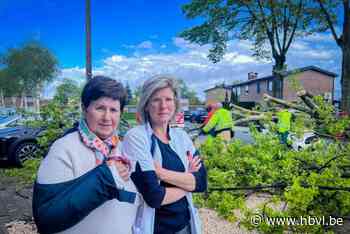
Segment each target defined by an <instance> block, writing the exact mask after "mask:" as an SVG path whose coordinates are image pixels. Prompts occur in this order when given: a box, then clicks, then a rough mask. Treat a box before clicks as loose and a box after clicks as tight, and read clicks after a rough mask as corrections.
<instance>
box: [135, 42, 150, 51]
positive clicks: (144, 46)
mask: <svg viewBox="0 0 350 234" xmlns="http://www.w3.org/2000/svg"><path fill="white" fill-rule="evenodd" d="M152 47H153V44H152V42H151V41H143V42H141V43H140V44H138V45H137V48H140V49H151V48H152Z"/></svg>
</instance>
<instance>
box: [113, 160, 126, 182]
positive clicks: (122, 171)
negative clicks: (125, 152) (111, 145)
mask: <svg viewBox="0 0 350 234" xmlns="http://www.w3.org/2000/svg"><path fill="white" fill-rule="evenodd" d="M114 165H115V167H116V168H117V171H118V173H119V175H120V177H121V178H122V179H123V180H124V181H128V180H129V177H130V173H129V169H130V168H129V166H128V165H127V164H124V163H123V162H122V161H115V163H114Z"/></svg>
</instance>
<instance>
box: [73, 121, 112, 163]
mask: <svg viewBox="0 0 350 234" xmlns="http://www.w3.org/2000/svg"><path fill="white" fill-rule="evenodd" d="M78 130H79V134H80V137H81V140H82V142H83V143H84V144H85V145H86V146H87V147H89V148H90V149H92V150H93V151H94V152H95V157H96V165H100V164H101V163H103V162H104V161H105V160H107V159H108V157H110V156H111V154H112V153H113V152H114V150H113V149H116V147H117V146H118V143H119V137H118V135H117V131H115V132H114V134H113V135H112V136H111V137H109V138H107V139H106V140H104V141H103V140H101V139H100V138H99V137H97V136H96V135H95V134H94V133H93V132H91V131H90V129H89V127H88V126H87V123H86V121H85V119H83V118H82V119H80V121H79V127H78Z"/></svg>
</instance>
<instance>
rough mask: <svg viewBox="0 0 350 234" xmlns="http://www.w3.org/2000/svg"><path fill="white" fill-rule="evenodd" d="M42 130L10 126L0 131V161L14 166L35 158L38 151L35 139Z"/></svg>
mask: <svg viewBox="0 0 350 234" xmlns="http://www.w3.org/2000/svg"><path fill="white" fill-rule="evenodd" d="M42 131H43V129H42V128H31V127H26V126H20V125H19V126H12V127H6V128H2V129H0V159H1V160H7V161H9V162H10V163H11V164H13V165H16V166H22V165H23V162H24V161H25V160H27V159H29V158H32V157H34V156H35V153H36V152H37V150H38V149H39V145H38V142H37V137H38V136H39V134H40V133H41V132H42Z"/></svg>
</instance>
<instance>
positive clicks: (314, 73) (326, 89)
mask: <svg viewBox="0 0 350 234" xmlns="http://www.w3.org/2000/svg"><path fill="white" fill-rule="evenodd" d="M335 77H337V74H335V73H333V72H330V71H327V70H324V69H321V68H319V67H316V66H308V67H303V68H299V69H295V70H291V71H287V72H286V73H285V75H284V76H283V80H282V82H279V83H278V82H276V79H275V77H274V76H273V75H270V76H264V77H261V78H260V77H258V73H256V72H249V73H248V79H247V80H246V81H243V82H239V83H236V84H233V85H226V86H222V85H221V86H216V87H214V88H210V89H207V90H205V93H206V98H207V99H206V100H207V102H211V101H212V100H214V99H215V101H223V100H224V98H225V96H224V97H222V93H227V92H229V94H231V91H232V93H233V94H234V95H235V96H236V99H237V101H238V102H239V103H242V104H244V103H253V104H256V103H259V102H261V101H262V100H263V94H264V93H266V94H269V95H271V96H276V95H273V93H274V92H273V88H275V89H276V90H277V92H275V93H278V94H279V95H280V96H279V98H282V99H284V100H287V101H296V100H297V98H298V97H297V94H296V93H297V90H299V89H304V90H306V91H307V92H309V93H310V94H313V95H323V96H324V97H325V98H327V99H328V100H330V101H333V99H334V79H335ZM273 86H275V87H273ZM218 94H221V96H220V99H219V100H216V99H218V98H217V97H218Z"/></svg>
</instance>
